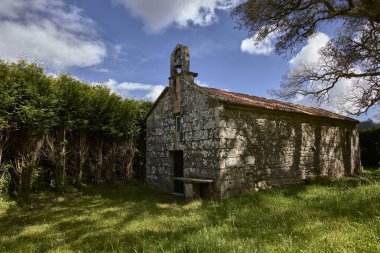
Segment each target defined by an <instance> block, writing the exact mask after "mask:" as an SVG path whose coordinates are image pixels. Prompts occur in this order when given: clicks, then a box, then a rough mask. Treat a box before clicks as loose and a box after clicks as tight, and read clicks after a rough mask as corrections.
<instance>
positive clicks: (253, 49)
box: [240, 37, 274, 55]
mask: <svg viewBox="0 0 380 253" xmlns="http://www.w3.org/2000/svg"><path fill="white" fill-rule="evenodd" d="M272 40H273V38H272V37H268V38H265V39H264V40H263V41H261V42H259V43H255V41H254V38H247V39H244V40H243V41H242V42H241V46H240V49H241V51H242V52H243V53H248V54H256V55H269V54H271V53H272V52H273V51H274V45H273V42H272Z"/></svg>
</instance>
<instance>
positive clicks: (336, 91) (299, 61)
mask: <svg viewBox="0 0 380 253" xmlns="http://www.w3.org/2000/svg"><path fill="white" fill-rule="evenodd" d="M329 41H330V38H329V36H327V35H326V34H324V33H317V34H316V35H315V36H314V37H312V38H310V39H308V41H307V44H306V45H305V46H304V47H303V48H302V49H301V50H300V51H299V53H298V54H297V55H295V56H294V57H293V58H292V59H291V60H290V61H289V63H290V70H291V71H293V70H296V69H297V68H299V67H301V66H302V65H304V64H307V65H309V66H315V68H318V63H319V62H320V61H321V60H322V57H321V55H320V54H319V50H320V49H321V48H323V47H324V46H325V45H326V43H327V42H329ZM321 71H322V70H321ZM313 86H314V87H316V88H318V87H319V88H320V85H319V84H318V83H313ZM356 92H357V89H355V85H354V83H353V82H352V81H351V80H350V79H343V78H342V79H340V80H339V81H338V82H337V83H336V85H335V86H334V88H332V89H331V90H330V91H329V94H328V100H329V104H322V105H321V106H320V107H322V108H324V109H327V110H331V111H334V112H337V113H345V112H346V111H347V110H349V111H350V110H353V109H354V107H353V104H352V103H351V102H350V101H349V100H348V99H347V98H349V97H352V95H354V94H355V93H356ZM293 102H296V103H299V104H304V105H309V106H317V104H315V103H314V102H313V101H312V100H311V99H310V98H309V97H307V96H303V95H300V94H299V95H297V96H296V98H295V99H294V100H293Z"/></svg>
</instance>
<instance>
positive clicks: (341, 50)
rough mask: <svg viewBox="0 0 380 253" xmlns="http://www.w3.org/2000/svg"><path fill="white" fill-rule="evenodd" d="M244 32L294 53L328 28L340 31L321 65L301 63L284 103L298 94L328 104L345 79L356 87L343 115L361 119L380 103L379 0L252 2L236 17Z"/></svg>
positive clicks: (287, 83)
mask: <svg viewBox="0 0 380 253" xmlns="http://www.w3.org/2000/svg"><path fill="white" fill-rule="evenodd" d="M232 15H233V16H234V17H235V18H236V19H237V21H238V24H239V28H240V29H242V28H244V29H247V30H248V32H249V33H250V34H251V35H255V36H254V39H255V40H256V42H260V41H263V40H264V39H266V38H273V37H275V38H276V39H277V40H276V44H275V48H276V52H277V53H278V54H286V53H287V52H291V53H295V52H296V49H297V46H298V45H299V44H300V43H303V42H304V41H305V40H306V39H307V38H310V37H311V36H313V35H315V34H316V32H318V31H320V30H321V29H322V28H323V27H324V26H325V25H335V26H337V27H339V29H337V31H336V35H335V36H334V38H333V39H331V40H330V41H329V42H328V43H327V45H326V46H325V47H324V48H322V49H321V50H320V54H321V60H320V61H319V62H317V63H314V64H302V65H301V66H299V67H298V68H296V69H294V70H292V71H290V72H289V73H288V75H287V76H286V77H285V78H284V80H283V82H282V84H281V89H279V90H274V91H272V93H273V94H274V95H276V96H278V97H280V98H294V97H295V96H297V95H298V94H301V95H306V96H310V97H311V98H313V99H315V100H316V101H318V102H320V103H322V102H328V101H329V92H331V89H333V88H334V87H336V86H337V84H338V83H339V82H341V81H344V80H346V81H347V80H349V81H350V82H351V83H352V91H351V92H349V93H348V95H347V96H345V98H344V99H345V102H347V104H349V105H350V106H349V107H348V108H347V107H346V108H344V110H345V111H346V112H348V113H350V114H356V115H359V114H361V113H365V112H367V111H368V109H369V108H371V107H373V106H376V105H379V103H380V2H379V0H302V1H301V0H248V1H247V2H244V3H242V4H240V5H238V6H237V7H236V8H235V9H234V10H233V12H232Z"/></svg>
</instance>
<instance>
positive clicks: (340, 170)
mask: <svg viewBox="0 0 380 253" xmlns="http://www.w3.org/2000/svg"><path fill="white" fill-rule="evenodd" d="M197 75H198V74H197V73H194V72H191V71H190V53H189V49H188V48H187V47H186V46H184V45H177V46H176V47H175V49H174V51H173V53H172V55H171V58H170V77H169V85H168V87H166V88H165V89H164V90H163V92H162V93H161V95H160V96H159V97H158V98H157V100H156V101H155V103H154V105H153V107H152V109H151V110H150V111H149V112H148V114H147V116H146V126H147V129H146V134H147V136H146V140H147V151H146V152H147V153H146V183H147V184H148V185H149V186H151V187H154V188H156V189H159V190H162V191H165V192H169V193H174V194H178V195H183V196H184V197H185V198H186V199H188V200H191V199H192V198H196V197H204V198H213V199H223V198H227V197H230V196H233V195H238V194H242V193H244V192H246V191H251V190H257V189H259V188H266V187H272V186H279V185H285V184H295V183H300V182H303V181H304V180H305V179H307V178H309V177H314V176H329V177H342V176H345V175H352V174H354V173H356V172H357V171H358V170H359V168H360V157H359V138H358V131H357V124H358V121H357V120H354V119H351V118H348V117H344V116H342V115H339V114H336V113H333V112H330V111H326V110H323V109H319V108H313V107H307V106H302V105H297V104H292V103H287V102H282V101H277V100H273V99H266V98H262V97H256V96H251V95H246V94H240V93H235V92H229V91H224V90H219V89H215V88H209V87H201V86H198V85H197V84H195V82H194V78H195V77H196V76H197Z"/></svg>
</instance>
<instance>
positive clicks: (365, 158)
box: [359, 128, 380, 167]
mask: <svg viewBox="0 0 380 253" xmlns="http://www.w3.org/2000/svg"><path fill="white" fill-rule="evenodd" d="M359 138H360V149H361V161H362V165H363V166H364V167H378V166H379V163H380V128H377V129H370V130H365V131H360V132H359Z"/></svg>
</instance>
